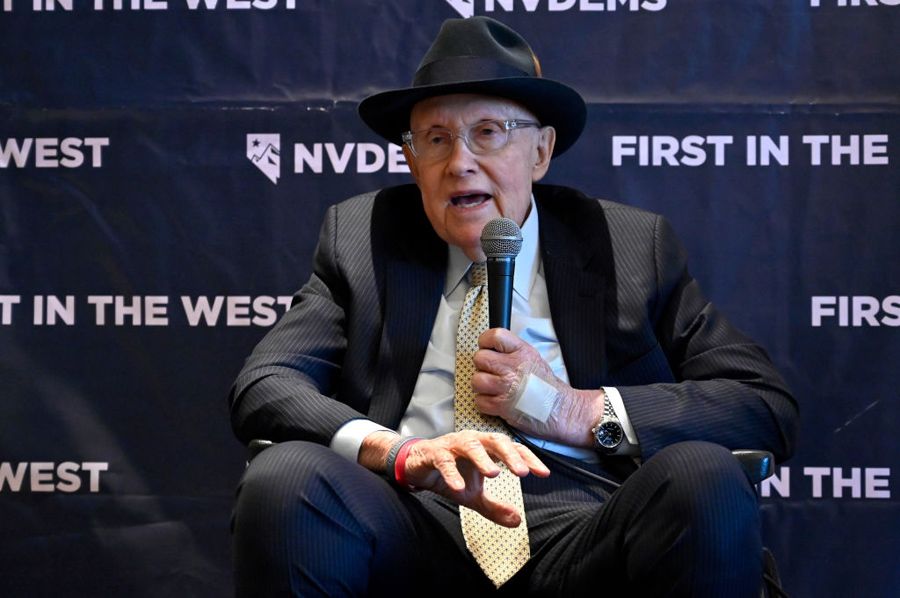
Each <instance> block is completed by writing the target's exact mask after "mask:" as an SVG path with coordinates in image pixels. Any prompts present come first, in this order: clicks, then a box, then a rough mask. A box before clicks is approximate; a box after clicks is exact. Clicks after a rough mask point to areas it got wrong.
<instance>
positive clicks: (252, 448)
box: [247, 438, 275, 463]
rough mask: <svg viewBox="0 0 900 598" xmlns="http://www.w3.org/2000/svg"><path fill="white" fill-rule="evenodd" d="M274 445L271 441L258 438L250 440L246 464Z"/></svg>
mask: <svg viewBox="0 0 900 598" xmlns="http://www.w3.org/2000/svg"><path fill="white" fill-rule="evenodd" d="M274 444H275V443H274V442H272V441H271V440H262V439H259V438H254V439H253V440H251V441H250V444H248V445H247V463H250V461H253V459H254V457H256V455H258V454H260V453H261V452H263V451H264V450H266V449H267V448H269V447H270V446H272V445H274Z"/></svg>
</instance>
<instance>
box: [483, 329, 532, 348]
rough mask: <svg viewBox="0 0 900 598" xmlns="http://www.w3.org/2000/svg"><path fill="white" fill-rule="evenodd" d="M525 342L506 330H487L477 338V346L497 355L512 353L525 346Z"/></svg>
mask: <svg viewBox="0 0 900 598" xmlns="http://www.w3.org/2000/svg"><path fill="white" fill-rule="evenodd" d="M525 344H526V343H525V341H523V340H522V339H520V338H519V337H518V336H516V335H515V334H513V333H512V332H510V331H509V330H507V329H506V328H489V329H488V330H485V331H484V332H482V333H481V336H480V337H478V346H479V347H481V348H482V349H493V350H494V351H497V352H499V353H513V352H515V351H518V350H519V349H521V348H522V346H523V345H525Z"/></svg>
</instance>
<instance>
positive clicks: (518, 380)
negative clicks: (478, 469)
mask: <svg viewBox="0 0 900 598" xmlns="http://www.w3.org/2000/svg"><path fill="white" fill-rule="evenodd" d="M478 346H479V347H480V349H479V350H478V351H477V352H476V353H475V356H474V363H475V368H476V369H477V371H476V372H475V375H474V376H472V388H473V389H474V390H475V392H476V393H477V394H476V395H475V406H476V407H478V409H479V411H481V412H482V413H485V414H487V415H496V416H498V417H501V418H503V419H504V420H505V421H506V422H507V423H509V424H510V425H512V426H514V427H516V428H517V429H519V430H522V431H523V432H526V433H528V434H532V435H535V436H539V437H541V438H544V439H547V440H554V441H557V442H562V443H565V444H569V445H572V446H585V447H590V446H592V445H593V440H592V437H591V433H590V430H591V427H592V426H594V425H595V424H596V423H597V421H598V420H599V419H600V416H601V415H602V413H603V391H601V390H576V389H574V388H572V387H571V386H569V385H568V384H566V383H565V382H563V381H562V380H560V379H559V378H557V377H556V376H555V375H554V374H553V370H551V369H550V366H549V365H548V364H547V362H546V361H544V360H543V358H541V356H540V354H539V353H538V351H537V349H535V348H534V347H532V346H531V345H530V344H528V343H527V342H525V341H523V340H522V339H520V338H519V337H518V336H516V335H515V334H513V333H512V332H510V331H509V330H506V329H504V328H492V329H490V330H487V331H485V332H484V333H483V334H482V335H481V337H480V338H479V339H478ZM531 376H536V377H537V378H539V379H540V380H542V381H543V382H544V383H546V385H545V386H544V388H545V389H549V391H550V394H551V401H552V406H551V407H549V408H548V415H547V417H546V418H545V419H536V418H535V417H532V416H531V415H528V414H527V413H523V412H522V411H520V410H519V409H517V408H516V404H517V402H518V399H519V397H520V395H521V394H522V392H523V391H524V389H525V387H526V386H527V384H528V380H529V377H531ZM553 389H555V391H556V392H555V396H552V395H553V393H552V390H553Z"/></svg>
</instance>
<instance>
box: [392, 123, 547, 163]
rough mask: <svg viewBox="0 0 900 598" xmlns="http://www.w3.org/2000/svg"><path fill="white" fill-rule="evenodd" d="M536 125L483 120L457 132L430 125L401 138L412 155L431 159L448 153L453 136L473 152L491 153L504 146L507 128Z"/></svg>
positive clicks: (533, 125) (436, 158) (444, 156)
mask: <svg viewBox="0 0 900 598" xmlns="http://www.w3.org/2000/svg"><path fill="white" fill-rule="evenodd" d="M540 126H541V124H540V123H537V122H534V121H530V120H483V121H480V122H477V123H475V124H474V125H472V126H471V127H469V128H468V129H465V130H464V131H463V132H461V133H454V132H453V131H451V130H450V129H444V128H440V127H433V128H431V129H425V130H423V131H407V132H406V133H404V134H403V136H402V137H403V142H404V143H405V144H406V145H408V146H409V149H410V150H411V151H412V153H413V155H414V156H415V157H417V158H419V159H421V160H425V161H428V162H431V161H438V160H443V159H444V158H446V157H447V156H449V155H450V152H451V151H452V149H453V140H454V139H457V138H459V139H462V140H463V141H464V142H465V143H466V147H467V148H469V151H470V152H472V153H473V154H478V155H484V154H492V153H494V152H498V151H500V150H501V149H503V148H504V147H506V144H507V143H509V132H510V131H512V130H514V129H521V128H525V127H540Z"/></svg>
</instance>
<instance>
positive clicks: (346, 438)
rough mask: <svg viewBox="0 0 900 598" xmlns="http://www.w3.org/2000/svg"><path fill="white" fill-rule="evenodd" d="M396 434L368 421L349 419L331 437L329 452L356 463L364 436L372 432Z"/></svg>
mask: <svg viewBox="0 0 900 598" xmlns="http://www.w3.org/2000/svg"><path fill="white" fill-rule="evenodd" d="M381 430H385V431H387V432H394V433H395V434H396V432H395V431H394V430H391V429H390V428H385V427H384V426H382V425H381V424H376V423H375V422H373V421H372V420H368V419H351V420H350V421H348V422H347V423H346V424H344V425H343V426H341V427H340V428H338V431H337V432H335V434H334V436H332V437H331V443H330V444H329V445H328V446H330V447H331V450H333V451H334V452H336V453H337V454H339V455H340V456H342V457H344V458H345V459H349V460H350V461H353V462H354V463H356V462H357V461H358V459H359V448H360V447H361V446H362V442H363V440H364V439H365V437H366V436H368V435H369V434H371V433H372V432H380V431H381Z"/></svg>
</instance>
